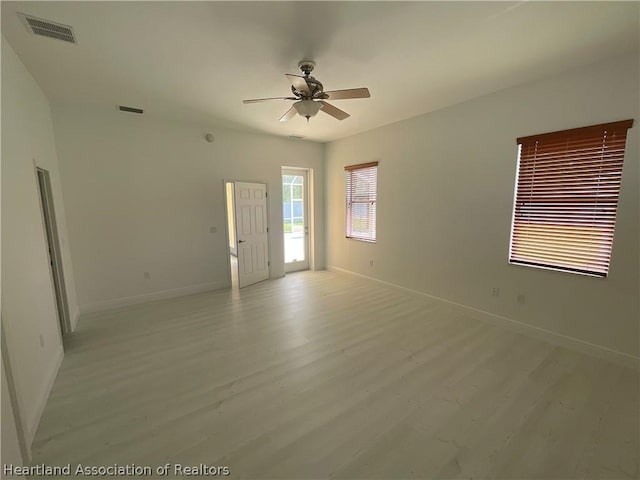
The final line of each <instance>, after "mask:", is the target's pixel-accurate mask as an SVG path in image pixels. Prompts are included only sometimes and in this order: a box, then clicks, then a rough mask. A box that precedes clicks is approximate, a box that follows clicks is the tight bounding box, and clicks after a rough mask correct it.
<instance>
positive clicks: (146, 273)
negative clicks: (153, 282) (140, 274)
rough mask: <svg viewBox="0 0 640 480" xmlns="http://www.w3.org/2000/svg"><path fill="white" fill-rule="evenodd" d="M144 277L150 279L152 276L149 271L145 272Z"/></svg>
mask: <svg viewBox="0 0 640 480" xmlns="http://www.w3.org/2000/svg"><path fill="white" fill-rule="evenodd" d="M144 278H146V279H147V280H149V279H150V278H151V274H150V273H149V272H144Z"/></svg>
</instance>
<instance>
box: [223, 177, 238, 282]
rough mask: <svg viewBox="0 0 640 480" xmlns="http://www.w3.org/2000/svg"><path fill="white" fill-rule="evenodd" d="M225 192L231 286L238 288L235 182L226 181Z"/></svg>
mask: <svg viewBox="0 0 640 480" xmlns="http://www.w3.org/2000/svg"><path fill="white" fill-rule="evenodd" d="M225 194H226V200H227V241H228V243H229V264H230V267H231V288H238V239H237V237H236V214H235V210H236V209H235V198H234V197H235V187H234V185H233V182H226V183H225Z"/></svg>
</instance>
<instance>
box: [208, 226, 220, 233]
mask: <svg viewBox="0 0 640 480" xmlns="http://www.w3.org/2000/svg"><path fill="white" fill-rule="evenodd" d="M209 231H210V232H211V233H216V232H217V231H218V227H211V228H210V229H209Z"/></svg>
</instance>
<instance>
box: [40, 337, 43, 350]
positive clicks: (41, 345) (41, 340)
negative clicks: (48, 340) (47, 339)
mask: <svg viewBox="0 0 640 480" xmlns="http://www.w3.org/2000/svg"><path fill="white" fill-rule="evenodd" d="M40 348H44V337H43V336H42V334H40Z"/></svg>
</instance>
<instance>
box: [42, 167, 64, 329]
mask: <svg viewBox="0 0 640 480" xmlns="http://www.w3.org/2000/svg"><path fill="white" fill-rule="evenodd" d="M36 171H37V175H38V191H39V193H40V207H41V209H42V220H43V222H44V230H45V234H46V240H47V250H48V254H49V257H48V258H49V268H50V270H51V280H52V283H53V290H54V292H53V293H54V296H55V298H56V307H57V310H58V323H59V326H60V334H61V335H62V336H64V335H67V334H69V333H71V318H70V316H69V305H68V303H67V290H66V286H65V282H64V272H63V270H62V254H61V250H60V240H59V238H58V228H57V224H56V212H55V208H54V206H53V195H52V193H51V178H50V176H49V172H48V171H47V170H44V169H42V168H39V167H36Z"/></svg>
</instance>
